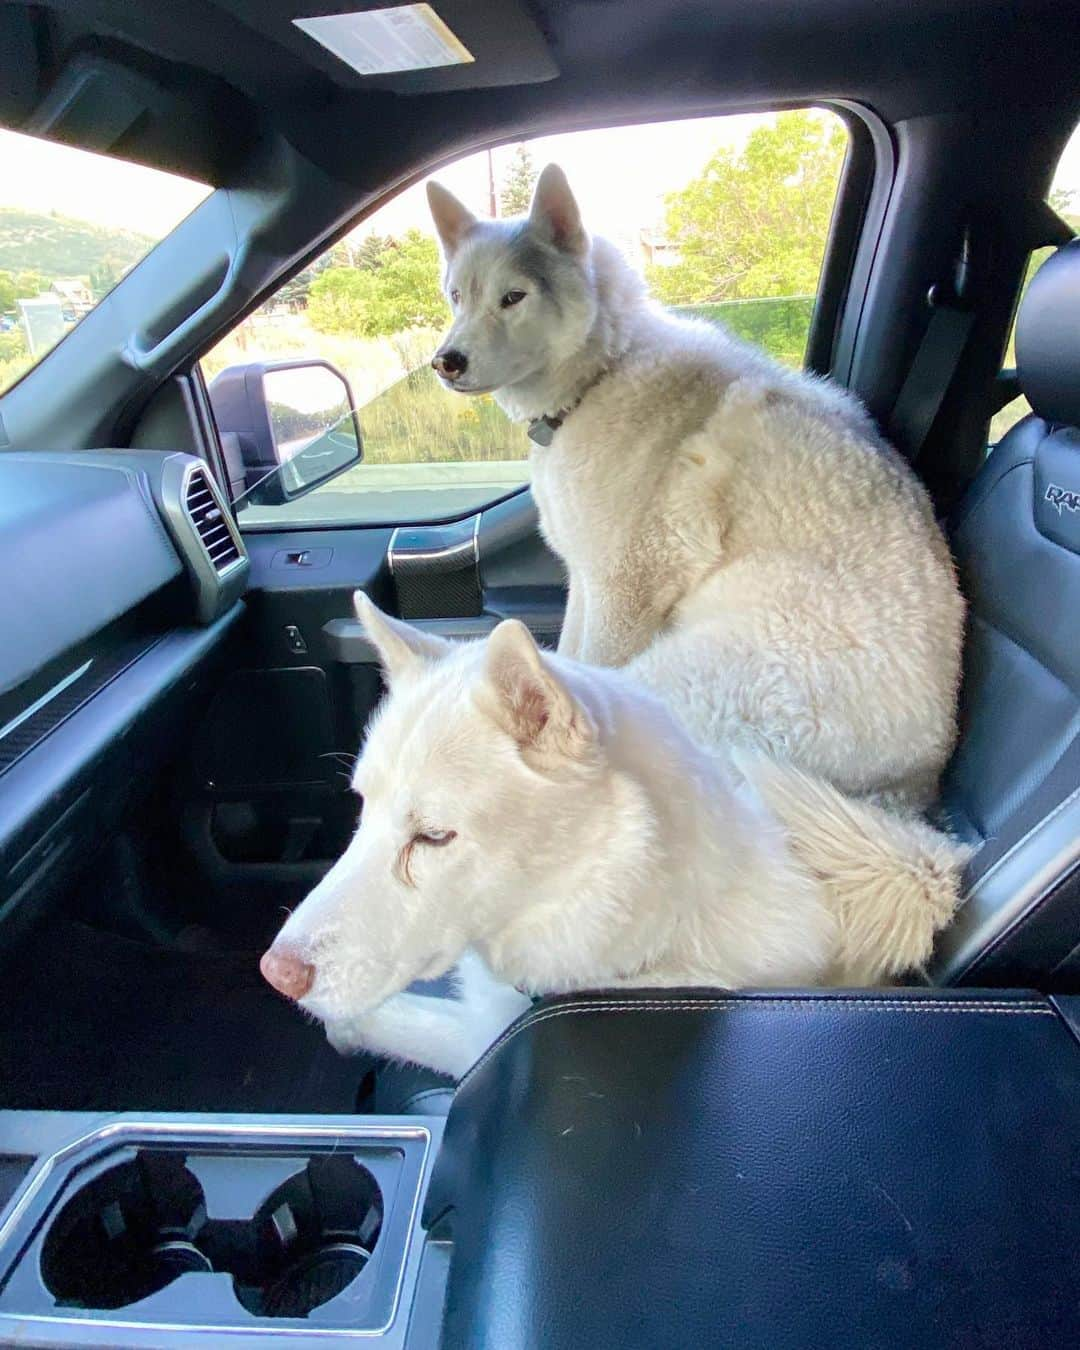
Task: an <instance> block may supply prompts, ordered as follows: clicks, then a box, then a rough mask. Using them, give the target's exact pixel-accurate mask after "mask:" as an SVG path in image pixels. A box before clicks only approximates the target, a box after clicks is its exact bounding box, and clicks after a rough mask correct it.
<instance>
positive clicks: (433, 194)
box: [427, 182, 476, 258]
mask: <svg viewBox="0 0 1080 1350" xmlns="http://www.w3.org/2000/svg"><path fill="white" fill-rule="evenodd" d="M427 199H428V206H430V207H431V218H432V220H434V222H435V230H436V232H437V234H438V236H439V239H440V240H441V242H442V246H443V252H444V253H445V254H446V256H447V257H448V258H449V257H450V255H451V254H452V253H454V252H456V251H457V248H458V245H459V244H460V243H461V241H462V240H463V239H464V238H465V236H466V235H467V234H468V233H469V231H470V230H471V229H472V228H473V226H474V225H475V224H476V217H475V216H474V215H473V213H472V212H471V211H470V210H469V209H468V207H467V206H463V205H462V204H461V202H459V201H458V199H457V198H456V197H455V196H454V194H453V193H452V192H448V191H447V190H446V188H444V187H443V185H442V184H441V183H434V182H432V183H429V184H428V185H427Z"/></svg>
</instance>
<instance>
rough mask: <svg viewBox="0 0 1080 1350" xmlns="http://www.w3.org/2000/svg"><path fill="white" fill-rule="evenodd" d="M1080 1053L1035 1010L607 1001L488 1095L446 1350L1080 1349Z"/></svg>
mask: <svg viewBox="0 0 1080 1350" xmlns="http://www.w3.org/2000/svg"><path fill="white" fill-rule="evenodd" d="M1078 1177H1080V1047H1078V1045H1077V1042H1076V1040H1075V1039H1074V1036H1073V1034H1072V1031H1071V1030H1070V1028H1069V1025H1068V1024H1067V1022H1066V1021H1065V1020H1064V1018H1063V1017H1062V1016H1061V1014H1060V1012H1059V1010H1058V1008H1057V1007H1056V1005H1055V1004H1053V1003H1052V1002H1050V1001H1048V1000H1045V999H1043V998H1042V997H1040V996H1038V995H1026V994H1009V993H1006V994H1003V993H1001V992H999V991H995V992H993V993H979V992H975V991H966V990H963V991H952V990H950V991H947V992H943V991H936V990H923V989H917V990H916V989H912V990H907V989H905V990H896V991H888V992H875V993H868V994H850V995H848V994H843V993H836V992H830V993H828V994H792V995H780V994H763V995H746V996H727V995H713V994H709V993H704V992H701V991H696V992H686V993H683V992H674V991H672V992H668V991H665V992H664V993H662V994H658V993H657V992H656V991H655V990H654V991H649V992H641V993H632V994H627V993H624V992H620V993H618V994H608V995H605V994H596V995H588V996H584V997H575V998H567V999H561V1000H555V1001H550V1002H546V1003H542V1004H540V1005H538V1006H537V1007H536V1008H534V1009H533V1010H532V1011H531V1012H530V1013H528V1014H527V1015H526V1016H525V1017H524V1018H522V1019H521V1020H520V1021H518V1022H517V1023H515V1025H514V1026H513V1027H511V1028H510V1029H509V1030H508V1031H507V1032H506V1033H505V1034H504V1036H503V1037H502V1038H501V1040H500V1041H499V1042H498V1043H497V1044H496V1046H495V1047H493V1049H492V1050H491V1051H490V1052H489V1053H488V1054H487V1055H486V1056H485V1057H484V1058H483V1059H482V1060H481V1061H480V1062H479V1064H477V1066H476V1067H475V1068H474V1069H473V1070H472V1072H471V1073H470V1074H469V1075H468V1076H467V1077H466V1079H465V1080H464V1082H463V1083H462V1086H461V1088H460V1089H459V1091H458V1094H457V1097H456V1099H455V1102H454V1106H453V1108H452V1110H451V1113H450V1118H449V1122H448V1126H447V1132H446V1136H445V1141H444V1145H443V1149H442V1153H441V1155H440V1158H439V1161H438V1163H437V1165H436V1171H435V1175H434V1178H433V1181H432V1185H431V1189H430V1191H429V1194H428V1197H427V1203H426V1215H425V1224H426V1225H427V1226H429V1227H430V1226H431V1225H433V1224H436V1223H437V1224H438V1225H439V1226H440V1228H441V1229H442V1230H443V1231H447V1230H448V1231H449V1232H450V1234H451V1236H452V1241H453V1257H452V1263H451V1270H450V1278H449V1288H448V1296H447V1305H446V1322H445V1327H444V1337H443V1342H442V1345H443V1350H454V1348H456V1347H461V1350H466V1347H467V1348H468V1350H518V1348H519V1347H520V1348H522V1350H523V1348H524V1347H536V1348H537V1350H539V1348H540V1347H543V1350H562V1347H566V1350H580V1348H581V1347H583V1346H587V1347H589V1350H605V1348H606V1347H611V1350H631V1348H633V1347H641V1348H642V1350H656V1347H668V1346H670V1347H680V1348H683V1347H695V1350H705V1347H710V1346H717V1347H719V1346H723V1347H725V1350H731V1348H732V1347H736V1348H737V1347H754V1348H755V1350H761V1347H768V1348H769V1350H787V1348H789V1347H790V1348H791V1350H795V1348H796V1347H798V1348H799V1350H805V1347H808V1346H861V1345H873V1346H874V1347H875V1348H876V1350H885V1348H886V1347H896V1348H897V1350H901V1347H902V1348H903V1350H910V1347H912V1346H933V1345H946V1344H948V1345H957V1346H960V1345H989V1344H994V1345H1023V1346H1043V1345H1045V1346H1062V1345H1067V1344H1076V1343H1077V1341H1078V1338H1080V1302H1078V1300H1077V1293H1076V1291H1077V1275H1076V1252H1077V1250H1078V1248H1080V1186H1078V1185H1077V1178H1078Z"/></svg>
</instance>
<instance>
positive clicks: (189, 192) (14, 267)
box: [0, 129, 211, 396]
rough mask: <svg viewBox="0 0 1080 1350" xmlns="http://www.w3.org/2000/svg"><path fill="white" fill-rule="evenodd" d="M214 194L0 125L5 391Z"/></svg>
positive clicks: (0, 343) (0, 337) (1, 383)
mask: <svg viewBox="0 0 1080 1350" xmlns="http://www.w3.org/2000/svg"><path fill="white" fill-rule="evenodd" d="M210 192H211V189H210V188H209V187H207V186H206V185H205V184H202V183H192V182H189V181H188V180H187V179H186V178H176V177H174V176H173V175H171V174H166V173H162V172H161V171H160V170H159V169H148V168H146V167H145V166H144V165H142V164H129V163H125V162H124V161H123V160H119V159H113V158H112V157H111V156H109V155H96V154H92V153H91V152H90V151H89V150H79V149H76V148H75V147H74V146H71V145H60V144H58V143H57V142H55V141H47V140H44V139H43V138H41V137H37V136H25V135H22V134H21V133H19V132H15V131H5V130H3V129H0V396H2V395H3V394H5V393H6V392H7V390H8V389H10V388H11V386H12V385H13V384H15V383H16V382H17V381H18V380H20V379H21V378H22V377H23V375H25V374H26V372H27V371H28V370H30V369H32V368H33V367H34V366H35V365H36V364H37V363H38V362H39V361H40V360H41V359H42V357H44V356H46V355H47V354H48V353H49V352H50V351H52V349H53V348H54V347H55V346H56V344H57V343H58V342H61V341H62V340H63V339H64V338H65V337H66V336H67V334H68V333H70V332H71V330H72V329H73V328H74V327H75V325H76V324H78V323H79V322H80V321H81V320H82V319H84V318H85V317H86V315H87V314H89V313H90V311H91V310H92V309H93V308H94V307H95V306H96V305H98V304H100V303H101V301H102V300H104V298H105V297H106V296H107V295H108V293H109V292H110V291H111V290H112V288H113V287H114V286H115V285H116V283H117V282H118V281H120V280H121V278H122V277H123V276H125V274H126V273H128V272H129V271H130V270H131V269H132V268H133V267H134V266H135V264H136V263H138V262H141V261H142V259H143V258H144V257H145V256H146V254H147V253H149V252H150V250H151V249H152V248H153V247H154V245H155V244H157V243H158V242H159V241H160V240H161V239H164V237H165V236H166V235H167V234H168V233H169V231H170V230H172V229H173V228H174V227H175V226H176V225H178V224H179V223H180V221H181V220H183V218H184V217H185V216H186V215H188V214H189V212H191V211H193V210H194V209H195V207H196V206H198V205H199V203H200V202H201V201H202V200H203V199H204V198H205V197H208V196H209V195H210Z"/></svg>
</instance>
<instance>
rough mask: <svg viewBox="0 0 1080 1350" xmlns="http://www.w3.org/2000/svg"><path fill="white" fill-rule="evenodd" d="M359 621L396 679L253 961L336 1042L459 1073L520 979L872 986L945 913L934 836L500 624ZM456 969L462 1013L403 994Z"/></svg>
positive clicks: (947, 895)
mask: <svg viewBox="0 0 1080 1350" xmlns="http://www.w3.org/2000/svg"><path fill="white" fill-rule="evenodd" d="M357 610H358V613H359V615H360V617H361V619H362V620H363V622H364V624H365V627H366V629H367V632H368V634H369V636H370V638H371V640H372V641H373V642H374V644H375V645H376V647H377V648H378V650H379V652H380V655H381V658H382V661H383V665H384V669H385V672H386V675H387V678H388V681H389V684H390V694H389V696H388V698H387V699H386V700H385V702H384V703H383V705H382V708H381V709H380V711H379V713H378V714H377V716H376V718H375V719H374V721H373V724H372V726H371V728H370V730H369V733H368V737H367V742H366V745H365V747H364V751H363V755H362V758H361V759H360V761H359V763H358V764H357V767H356V774H355V779H354V785H355V787H356V790H357V791H358V792H359V793H360V794H361V795H362V796H363V799H364V811H363V819H362V821H361V824H360V827H359V829H358V830H357V832H356V836H355V838H354V839H353V841H352V843H351V844H350V845H349V847H348V848H347V849H346V851H345V853H344V855H343V856H342V858H341V859H340V861H339V862H338V863H337V864H336V865H335V866H334V867H333V869H332V870H331V871H330V872H329V874H328V875H327V876H326V878H325V880H323V881H322V882H321V883H320V884H319V885H318V886H317V887H316V888H315V890H314V891H313V892H312V893H311V894H310V895H309V896H308V897H307V899H306V900H304V902H303V903H302V904H301V905H300V906H299V907H298V908H297V909H296V911H295V912H294V913H293V914H292V915H291V917H290V918H289V919H288V921H287V922H286V924H285V925H284V927H283V928H282V930H281V932H280V933H279V935H278V937H277V940H276V941H275V942H274V945H273V946H272V947H271V949H270V950H269V951H268V952H267V953H266V954H265V956H264V957H263V960H262V970H263V973H264V975H265V976H266V978H267V979H268V980H269V981H270V983H271V984H272V985H274V986H275V987H276V988H277V989H279V990H280V991H281V992H282V993H284V994H287V995H288V996H290V997H292V998H295V999H296V1000H297V1001H298V1002H299V1003H300V1005H301V1006H302V1007H303V1008H305V1009H307V1010H308V1011H310V1012H312V1013H314V1014H315V1015H316V1016H317V1017H319V1018H321V1019H322V1020H323V1021H324V1022H325V1023H326V1027H327V1031H328V1034H329V1037H330V1039H331V1041H332V1043H333V1044H334V1045H335V1046H336V1047H337V1048H338V1049H343V1050H344V1049H356V1048H360V1047H363V1048H365V1049H367V1050H371V1051H374V1052H376V1053H380V1054H384V1055H389V1056H393V1057H396V1058H401V1059H408V1060H414V1061H416V1062H418V1063H422V1064H427V1065H430V1066H431V1067H433V1068H436V1069H440V1070H443V1071H445V1072H447V1073H451V1074H454V1075H455V1076H459V1075H460V1074H462V1073H463V1072H464V1071H465V1069H467V1068H468V1067H469V1065H470V1064H471V1063H472V1062H473V1061H474V1060H475V1059H476V1058H477V1056H478V1055H479V1054H480V1053H481V1052H482V1051H483V1050H484V1049H486V1047H487V1046H488V1045H489V1044H490V1043H491V1041H492V1040H493V1039H494V1038H495V1036H496V1035H497V1034H498V1033H499V1032H500V1031H501V1030H502V1028H503V1027H504V1026H505V1025H506V1024H507V1023H508V1022H509V1021H510V1020H512V1018H513V1017H514V1016H515V1015H516V1014H517V1013H518V1012H519V1011H520V1010H521V1009H522V1008H523V1007H524V1006H525V1004H526V1001H527V1000H526V999H525V997H524V996H523V994H521V993H518V992H517V990H515V989H514V988H513V986H517V989H518V990H524V991H526V992H527V993H529V994H546V993H557V992H566V991H570V990H578V989H595V988H605V987H612V986H618V985H623V986H633V985H644V986H650V985H667V986H672V985H683V986H685V985H720V986H726V987H730V988H739V987H745V986H755V985H772V986H777V985H806V984H810V985H813V984H857V985H861V984H873V983H876V982H880V981H883V980H888V979H889V978H891V977H893V976H896V975H898V974H900V973H901V972H903V971H908V970H911V969H913V968H915V967H918V966H919V965H920V963H921V962H923V961H924V960H925V959H926V957H927V956H928V955H929V952H930V948H931V942H932V938H933V935H934V933H935V931H936V930H937V929H939V928H940V927H942V926H943V925H944V924H945V923H947V922H948V920H949V918H950V917H951V915H952V913H953V910H954V908H955V905H956V901H957V895H958V878H959V867H960V864H961V862H962V861H963V857H964V854H963V851H962V850H961V849H959V848H957V847H956V846H954V845H953V844H952V843H951V842H950V841H948V840H947V839H945V838H944V837H943V836H942V835H939V834H937V833H935V832H934V831H933V830H931V829H930V828H929V827H928V826H926V825H923V824H921V823H918V822H914V821H908V820H899V819H897V818H895V817H893V816H890V815H889V814H887V813H886V812H884V811H883V810H881V809H880V808H878V807H875V806H871V805H867V804H865V803H858V802H852V801H849V800H847V799H845V798H844V797H842V796H841V795H840V794H839V793H838V792H837V791H836V790H835V789H833V788H831V787H829V786H827V785H826V784H824V783H822V782H815V781H814V780H812V779H809V778H807V777H806V776H804V775H803V774H801V773H799V772H796V771H794V770H791V769H787V768H782V767H780V766H778V765H776V764H774V763H771V762H769V761H767V760H765V759H763V758H758V757H752V758H740V759H739V760H738V761H733V760H732V759H731V758H729V757H726V756H723V755H719V754H716V753H713V752H708V751H705V750H703V749H701V748H699V747H698V746H697V745H695V744H694V743H693V742H692V741H691V740H690V739H689V737H688V736H687V734H686V732H685V731H684V730H683V729H682V728H681V726H680V725H679V723H678V722H677V721H676V720H675V718H674V717H673V716H672V715H671V714H670V713H669V712H668V711H667V710H666V709H665V708H664V707H663V705H662V704H660V703H659V702H658V701H657V700H656V699H655V698H654V697H653V696H652V695H650V694H648V693H647V692H645V691H644V690H642V689H641V688H640V687H638V686H637V685H635V684H634V682H633V681H632V680H631V679H630V678H629V676H628V675H627V674H626V673H625V672H621V671H615V670H606V669H594V668H590V667H586V666H582V665H579V664H577V663H576V662H574V661H570V660H568V659H566V658H565V657H560V656H556V655H552V654H550V653H546V652H545V653H540V652H539V651H538V649H537V647H536V644H535V643H534V641H533V639H532V637H531V636H530V634H529V632H528V630H527V629H526V628H525V627H524V626H523V625H521V624H520V623H517V622H516V621H508V622H506V623H503V624H500V626H499V627H498V628H497V629H496V630H495V632H494V633H493V634H492V635H491V637H490V638H488V639H487V640H486V641H483V642H474V643H461V644H452V643H448V642H444V641H443V640H441V639H438V638H434V637H431V636H429V635H426V634H423V633H420V632H418V631H417V630H416V629H414V628H412V627H411V626H409V625H408V624H403V623H400V622H398V621H396V620H393V619H390V618H388V617H387V616H386V615H384V614H382V613H380V611H379V610H377V609H376V608H375V607H374V606H373V605H372V604H371V603H370V601H368V600H367V599H366V598H365V597H364V596H363V595H361V594H358V595H357ZM470 952H471V953H474V954H475V955H476V956H477V957H478V958H479V959H478V960H476V959H469V958H468V956H467V954H468V953H470ZM463 957H465V958H466V959H465V961H464V962H463ZM458 963H462V964H461V965H459V970H460V972H461V976H462V990H461V998H460V1000H459V1001H454V1000H451V999H438V998H430V997H426V996H423V995H418V994H415V993H408V992H403V991H404V990H406V988H407V986H408V985H409V984H411V983H412V981H414V980H416V979H420V978H433V977H435V976H438V975H441V974H443V973H444V972H446V971H448V970H449V969H451V968H452V967H453V966H454V965H455V964H458ZM488 972H490V974H489V973H488ZM492 976H493V977H494V978H492Z"/></svg>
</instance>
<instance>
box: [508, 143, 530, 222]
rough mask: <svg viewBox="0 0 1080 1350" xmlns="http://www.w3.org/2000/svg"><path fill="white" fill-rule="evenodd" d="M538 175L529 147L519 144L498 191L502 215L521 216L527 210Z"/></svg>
mask: <svg viewBox="0 0 1080 1350" xmlns="http://www.w3.org/2000/svg"><path fill="white" fill-rule="evenodd" d="M538 177H539V175H538V174H537V171H536V166H535V165H534V164H533V158H532V155H531V154H530V153H529V147H528V146H527V145H519V146H518V147H517V149H516V150H515V151H514V157H513V159H512V160H511V161H510V168H509V169H508V170H507V173H506V180H505V182H504V183H503V185H502V191H501V192H500V193H499V210H500V211H501V212H502V214H503V215H504V216H523V215H524V214H525V212H526V211H528V209H529V204H530V203H531V202H532V195H533V188H534V187H535V186H536V180H537V178H538Z"/></svg>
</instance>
